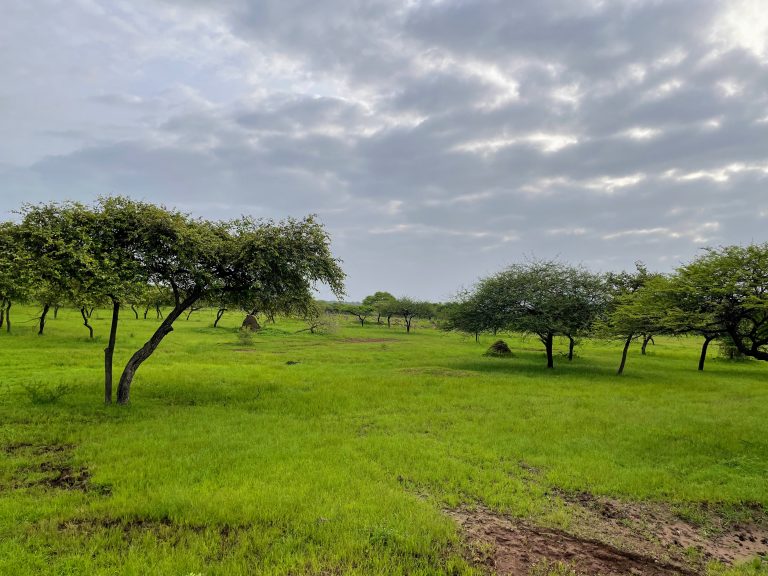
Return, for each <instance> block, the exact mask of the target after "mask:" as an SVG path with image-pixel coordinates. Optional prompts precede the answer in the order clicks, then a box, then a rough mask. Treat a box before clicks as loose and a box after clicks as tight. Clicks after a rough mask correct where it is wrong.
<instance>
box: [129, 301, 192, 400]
mask: <svg viewBox="0 0 768 576" xmlns="http://www.w3.org/2000/svg"><path fill="white" fill-rule="evenodd" d="M199 297H200V296H199V295H198V293H197V292H193V293H192V294H190V295H189V296H187V298H186V299H184V300H183V301H182V302H179V303H178V304H176V306H175V307H174V308H173V310H171V311H170V312H169V313H168V316H167V317H166V318H165V319H164V320H163V321H162V322H161V323H160V326H159V327H158V329H157V330H155V333H154V334H152V336H151V337H150V339H149V340H147V342H146V343H145V344H144V346H142V347H141V348H139V349H138V350H136V352H134V353H133V356H131V358H130V360H128V363H127V364H126V365H125V368H124V369H123V373H122V375H121V376H120V383H119V384H118V386H117V403H118V404H122V405H125V404H128V402H129V401H130V399H131V383H132V382H133V377H134V376H135V375H136V371H137V370H138V369H139V366H141V365H142V363H143V362H144V361H145V360H146V359H147V358H149V357H150V356H152V353H153V352H154V351H155V350H157V347H158V346H159V345H160V342H162V341H163V338H165V337H166V336H167V335H168V334H170V333H171V332H173V323H174V322H175V321H176V319H177V318H178V317H179V316H181V314H183V313H184V311H185V310H186V309H187V308H189V307H190V306H192V304H194V303H195V302H196V301H197V299H198V298H199Z"/></svg>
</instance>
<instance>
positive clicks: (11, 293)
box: [0, 222, 29, 332]
mask: <svg viewBox="0 0 768 576" xmlns="http://www.w3.org/2000/svg"><path fill="white" fill-rule="evenodd" d="M28 272H29V254H28V253H27V252H26V251H25V250H24V248H23V246H22V245H21V242H20V237H19V227H18V225H16V224H14V223H13V222H3V223H0V328H2V327H3V325H5V330H6V332H10V331H11V307H12V306H13V302H14V301H17V300H22V299H24V298H25V297H26V294H27V291H28V286H29V274H28Z"/></svg>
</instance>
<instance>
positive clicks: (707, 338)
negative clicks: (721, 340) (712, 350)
mask: <svg viewBox="0 0 768 576" xmlns="http://www.w3.org/2000/svg"><path fill="white" fill-rule="evenodd" d="M714 339H715V336H705V337H704V344H702V346H701V355H700V356H699V370H704V362H705V361H706V359H707V348H709V343H710V342H712V340H714Z"/></svg>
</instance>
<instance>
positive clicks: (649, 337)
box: [640, 334, 654, 356]
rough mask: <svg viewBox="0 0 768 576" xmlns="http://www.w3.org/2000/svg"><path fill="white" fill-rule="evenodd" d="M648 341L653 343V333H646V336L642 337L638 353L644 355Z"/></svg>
mask: <svg viewBox="0 0 768 576" xmlns="http://www.w3.org/2000/svg"><path fill="white" fill-rule="evenodd" d="M649 342H651V343H654V341H653V334H647V335H646V336H645V337H644V338H643V346H642V348H640V353H641V354H642V355H643V356H645V349H646V348H647V347H648V343H649Z"/></svg>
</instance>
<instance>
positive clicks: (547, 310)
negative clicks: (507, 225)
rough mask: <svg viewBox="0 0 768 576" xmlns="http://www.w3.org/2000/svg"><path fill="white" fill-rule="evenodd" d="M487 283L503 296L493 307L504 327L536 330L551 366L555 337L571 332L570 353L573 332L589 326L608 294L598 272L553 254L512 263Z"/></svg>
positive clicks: (579, 331) (569, 334) (524, 330)
mask: <svg viewBox="0 0 768 576" xmlns="http://www.w3.org/2000/svg"><path fill="white" fill-rule="evenodd" d="M489 285H491V286H493V287H494V288H493V291H494V298H497V299H499V300H498V302H499V304H497V305H496V306H495V309H496V310H497V314H498V315H499V318H500V319H503V321H504V322H505V328H507V329H510V330H515V331H519V332H523V333H529V334H535V335H536V336H538V338H539V340H541V343H542V344H543V345H544V350H545V352H546V355H547V368H553V367H554V355H553V344H554V337H555V336H556V335H558V334H561V335H564V336H567V337H569V338H570V343H571V347H570V351H571V357H572V350H573V348H572V347H573V345H574V344H575V337H576V336H577V335H579V334H583V333H585V332H586V331H587V330H589V329H590V328H591V325H592V323H593V322H594V320H595V318H596V316H597V314H598V312H599V311H600V310H601V308H602V306H603V305H604V302H605V299H606V297H605V288H604V284H603V282H602V281H601V280H600V279H599V278H598V277H597V276H596V275H594V274H592V273H590V272H588V271H587V270H584V269H582V268H579V267H573V266H568V265H566V264H563V263H561V262H557V261H554V260H533V261H530V262H527V263H524V264H514V265H512V266H510V267H509V268H507V269H506V270H504V271H502V272H500V273H498V274H496V275H495V276H494V277H493V278H492V280H491V281H490V282H489Z"/></svg>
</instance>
